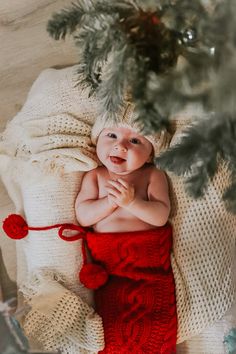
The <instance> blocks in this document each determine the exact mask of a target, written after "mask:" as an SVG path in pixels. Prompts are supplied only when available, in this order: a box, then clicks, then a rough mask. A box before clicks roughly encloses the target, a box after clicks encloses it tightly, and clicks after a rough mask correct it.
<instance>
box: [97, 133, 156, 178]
mask: <svg viewBox="0 0 236 354" xmlns="http://www.w3.org/2000/svg"><path fill="white" fill-rule="evenodd" d="M152 150H153V147H152V144H151V143H150V142H149V141H148V140H147V139H146V138H145V137H144V136H142V135H139V134H138V133H136V132H135V131H134V130H132V129H130V128H125V127H112V128H106V129H103V131H102V132H101V134H100V135H99V137H98V142H97V155H98V158H99V160H100V161H101V162H102V164H103V165H104V166H106V168H107V169H108V170H109V171H111V172H113V173H116V174H120V175H125V174H128V173H130V172H132V171H135V170H137V169H138V168H140V167H142V166H143V165H144V164H145V163H146V162H147V161H148V160H149V158H150V156H151V154H152Z"/></svg>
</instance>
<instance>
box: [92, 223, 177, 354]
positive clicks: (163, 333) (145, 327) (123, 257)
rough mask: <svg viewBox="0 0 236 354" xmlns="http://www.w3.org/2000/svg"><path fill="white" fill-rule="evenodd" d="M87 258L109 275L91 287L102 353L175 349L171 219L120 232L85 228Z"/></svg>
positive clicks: (167, 353) (169, 353)
mask: <svg viewBox="0 0 236 354" xmlns="http://www.w3.org/2000/svg"><path fill="white" fill-rule="evenodd" d="M87 242H88V248H89V250H90V251H91V254H92V258H93V259H94V260H95V261H98V262H99V263H100V264H102V266H104V267H105V268H106V271H107V272H108V274H109V275H110V276H109V280H108V282H107V284H105V285H104V286H102V287H101V288H99V289H98V290H96V291H95V304H96V310H97V311H98V313H99V314H100V315H101V317H102V319H103V325H104V333H105V349H104V351H102V353H107V354H109V353H110V354H111V353H113V354H115V353H124V354H127V353H137V354H142V353H143V354H145V353H150V354H151V353H153V354H174V353H175V348H176V331H177V318H176V304H175V288H174V278H173V273H172V270H171V264H170V251H171V246H172V232H171V227H170V225H168V226H164V227H161V228H157V229H152V230H145V231H137V232H123V233H88V235H87Z"/></svg>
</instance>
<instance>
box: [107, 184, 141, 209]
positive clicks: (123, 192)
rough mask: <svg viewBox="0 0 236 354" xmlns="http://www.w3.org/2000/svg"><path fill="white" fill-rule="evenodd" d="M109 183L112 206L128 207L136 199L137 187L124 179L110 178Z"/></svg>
mask: <svg viewBox="0 0 236 354" xmlns="http://www.w3.org/2000/svg"><path fill="white" fill-rule="evenodd" d="M108 183H109V185H108V186H107V188H106V190H107V193H108V196H107V197H108V201H109V203H110V204H111V205H112V206H114V207H115V206H116V207H117V206H119V207H122V208H125V207H128V206H129V205H130V204H131V203H132V202H133V200H134V197H135V189H134V186H133V185H130V184H129V183H127V182H126V181H124V180H123V179H121V178H119V179H118V180H117V181H113V180H108Z"/></svg>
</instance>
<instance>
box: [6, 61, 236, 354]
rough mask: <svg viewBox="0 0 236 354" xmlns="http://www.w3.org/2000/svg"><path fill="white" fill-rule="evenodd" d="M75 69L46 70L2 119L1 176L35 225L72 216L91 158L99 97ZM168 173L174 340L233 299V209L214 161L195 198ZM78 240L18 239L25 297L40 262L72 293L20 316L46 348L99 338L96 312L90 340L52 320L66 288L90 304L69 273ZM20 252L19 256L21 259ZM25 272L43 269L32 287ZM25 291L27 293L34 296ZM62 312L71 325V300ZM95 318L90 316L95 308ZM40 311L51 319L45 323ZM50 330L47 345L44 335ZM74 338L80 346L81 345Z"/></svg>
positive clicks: (198, 328)
mask: <svg viewBox="0 0 236 354" xmlns="http://www.w3.org/2000/svg"><path fill="white" fill-rule="evenodd" d="M75 69H76V68H75V67H72V68H67V69H63V70H59V71H57V70H54V69H48V70H46V71H44V72H43V73H42V74H41V75H40V76H39V78H38V79H37V81H36V82H35V84H34V85H33V87H32V89H31V91H30V93H29V96H28V99H27V102H26V104H25V105H24V107H23V109H22V111H21V112H20V113H19V114H18V115H17V116H16V117H15V118H14V119H13V120H12V121H11V122H9V124H8V126H7V128H6V130H5V132H4V133H3V135H2V137H1V142H0V159H1V160H0V161H1V162H0V164H1V173H2V178H3V180H4V183H5V185H6V186H7V189H8V191H9V194H10V196H11V198H12V199H13V201H14V202H15V205H16V211H17V212H21V213H25V215H26V218H27V221H28V223H29V224H30V223H32V224H33V225H38V226H42V225H44V224H45V223H46V224H49V223H55V222H75V215H74V211H73V203H74V199H75V197H76V194H77V192H78V189H79V185H80V179H81V171H86V170H89V169H92V168H94V167H96V165H97V164H96V157H95V154H94V148H93V147H92V146H91V143H90V129H91V124H93V122H94V120H95V117H96V115H97V109H98V102H97V101H96V99H95V98H93V99H92V98H88V94H87V92H86V91H81V90H79V88H78V87H75V82H74V79H73V78H74V77H76V75H74V71H75ZM183 118H184V119H183ZM189 118H190V119H191V114H190V113H189V112H187V114H186V116H184V117H183V116H182V117H178V121H177V123H178V127H177V128H178V129H177V132H176V135H175V136H174V138H176V136H178V134H179V129H181V128H182V126H183V125H185V124H186V122H185V119H189ZM181 122H182V123H181ZM173 141H174V140H173ZM170 179H171V184H172V196H173V198H172V199H173V200H172V204H173V207H172V222H173V227H174V249H173V257H172V266H173V270H174V274H175V281H176V295H177V309H178V319H179V330H178V342H182V341H184V340H185V339H188V338H190V337H192V336H194V335H196V334H199V333H200V332H202V331H203V330H204V328H206V327H208V326H209V325H211V324H212V323H214V322H215V321H216V320H218V319H220V318H221V317H222V316H223V315H224V313H225V312H226V311H227V309H229V308H230V306H231V305H232V303H233V300H234V298H235V287H234V279H233V275H232V263H233V256H234V247H235V230H236V227H235V226H236V219H235V217H233V216H232V215H231V214H229V213H227V212H226V210H225V209H224V206H223V204H222V202H221V196H220V194H221V191H222V189H223V187H224V185H225V183H226V180H227V173H226V170H225V169H224V167H222V168H221V169H220V170H219V173H218V175H217V176H216V178H215V180H214V183H213V184H212V185H211V186H210V188H209V191H208V193H207V195H206V196H205V198H204V199H201V200H197V201H195V200H191V199H190V198H189V197H188V196H187V195H186V194H185V192H184V190H183V180H182V179H180V178H177V177H175V176H170ZM69 247H71V248H69ZM79 247H80V244H79V243H77V244H74V245H70V246H68V244H66V243H64V244H63V245H62V243H61V242H60V240H58V239H57V236H56V232H55V231H50V232H47V233H46V234H44V235H41V236H39V234H37V235H35V234H34V233H33V232H32V233H31V234H30V235H29V237H28V238H27V239H26V240H25V241H20V242H19V243H18V253H19V257H18V259H19V262H20V264H21V265H20V268H19V269H24V272H20V271H19V276H18V277H19V284H20V286H21V288H22V291H23V294H25V298H26V299H32V298H33V297H34V296H36V294H38V293H39V287H40V289H42V287H41V286H40V284H41V282H44V281H45V279H44V277H43V278H42V277H40V276H39V275H38V274H41V273H40V272H41V270H42V269H43V270H44V271H45V270H46V278H47V281H49V280H48V275H50V279H51V280H50V281H51V283H52V287H54V286H56V284H55V281H54V276H55V275H56V276H57V275H59V277H61V279H62V284H63V286H64V287H66V288H67V289H69V293H68V292H65V293H64V292H63V294H62V297H61V301H59V302H57V304H56V303H55V306H53V303H52V302H50V303H51V306H52V311H49V312H48V315H47V314H46V313H45V311H43V310H42V308H43V306H42V307H41V310H42V311H41V310H40V309H38V308H37V309H35V307H34V306H33V307H32V311H31V312H30V313H29V315H28V316H27V317H26V320H25V322H24V326H25V328H26V330H27V333H28V335H29V336H30V337H32V338H33V339H34V338H36V337H37V336H38V334H39V332H42V335H41V337H40V341H41V343H43V345H44V347H45V348H49V347H50V350H51V349H55V348H57V346H56V343H55V342H56V340H57V339H58V338H59V337H60V338H62V340H61V342H63V340H64V341H65V342H66V343H67V344H66V347H67V350H68V352H69V353H74V352H76V353H80V352H81V353H84V352H83V350H91V352H93V351H94V350H95V348H97V350H100V349H99V348H101V347H102V345H103V344H102V343H101V331H102V329H101V323H99V322H97V323H98V325H97V347H96V346H94V344H93V345H92V344H91V343H90V342H89V341H87V347H86V348H85V346H84V343H85V342H86V339H84V338H87V337H86V336H85V337H84V338H83V340H82V341H81V340H80V339H78V338H77V337H76V336H75V337H73V336H74V335H72V336H70V335H69V339H68V338H66V339H65V338H64V339H63V333H71V332H70V331H69V330H68V331H67V330H66V331H61V327H60V326H61V325H58V326H59V327H57V324H58V323H59V322H60V321H58V319H57V311H58V304H62V303H63V301H64V300H63V299H64V297H65V296H67V297H68V304H71V309H73V308H77V302H80V303H81V301H82V302H83V301H84V302H88V303H90V304H91V301H92V300H91V296H90V294H88V293H87V291H86V290H85V289H84V288H83V287H82V286H81V285H78V281H77V279H76V273H77V271H78V269H79V267H80V265H81V258H80V254H79V252H78V248H79ZM22 252H24V255H25V258H26V264H22V258H23V257H22ZM52 255H53V256H52ZM25 272H27V274H28V273H30V274H31V273H33V274H34V275H33V277H34V276H35V277H36V278H37V279H41V280H40V281H38V282H36V285H35V287H33V288H32V286H31V285H32V283H31V280H30V281H27V279H26V273H25ZM31 279H32V278H31ZM42 279H43V280H42ZM50 281H49V282H50ZM27 289H28V290H27ZM41 292H42V290H40V294H41V295H40V296H41V298H42V299H44V300H43V301H45V306H46V303H47V299H48V298H50V294H45V296H43V295H42V293H41ZM29 293H30V294H31V295H30V296H29ZM73 296H76V300H75V298H73ZM72 298H73V300H72ZM28 301H31V303H32V300H28ZM33 304H35V302H33ZM84 305H86V304H85V303H84ZM62 308H63V307H62ZM60 311H61V308H60ZM83 313H86V315H85V316H82V318H81V321H83V323H86V316H87V312H86V311H83ZM45 316H46V320H45ZM63 316H64V317H63V321H64V322H65V323H66V324H67V326H70V323H71V322H70V321H71V312H70V310H68V308H67V309H66V312H65V313H64V315H63ZM94 318H95V322H96V321H97V318H96V317H94ZM44 321H49V322H48V323H52V325H51V326H48V327H47V326H46V327H45V326H42V323H44ZM99 326H100V327H99ZM85 327H86V326H85ZM37 328H38V329H39V328H40V330H39V331H37ZM58 333H59V334H58ZM58 336H59V337H58ZM49 337H50V338H52V339H51V342H52V343H54V347H53V346H52V345H51V344H50V346H49V345H48V344H47V341H48V340H49V339H48V338H49ZM46 338H47V339H46ZM56 338H57V339H56ZM67 341H69V343H70V344H68V342H67ZM89 343H90V344H89ZM89 345H90V349H88V348H89ZM79 347H80V350H81V351H78V348H79ZM68 348H69V349H68ZM191 354H192V353H191Z"/></svg>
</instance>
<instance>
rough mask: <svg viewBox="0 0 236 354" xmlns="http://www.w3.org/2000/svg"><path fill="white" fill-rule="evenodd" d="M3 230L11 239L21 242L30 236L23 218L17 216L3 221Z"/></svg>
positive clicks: (14, 215) (11, 216) (10, 216)
mask: <svg viewBox="0 0 236 354" xmlns="http://www.w3.org/2000/svg"><path fill="white" fill-rule="evenodd" d="M2 227H3V230H4V231H5V233H6V234H7V236H9V237H10V238H13V239H14V240H20V239H21V238H24V237H25V236H26V235H27V234H28V225H27V223H26V222H25V220H24V219H23V218H22V216H20V215H17V214H11V215H9V216H8V217H7V218H6V219H5V220H4V221H3V226H2Z"/></svg>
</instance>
